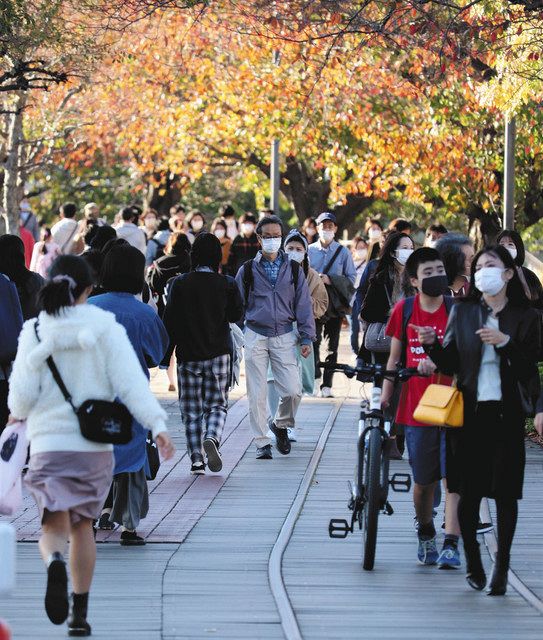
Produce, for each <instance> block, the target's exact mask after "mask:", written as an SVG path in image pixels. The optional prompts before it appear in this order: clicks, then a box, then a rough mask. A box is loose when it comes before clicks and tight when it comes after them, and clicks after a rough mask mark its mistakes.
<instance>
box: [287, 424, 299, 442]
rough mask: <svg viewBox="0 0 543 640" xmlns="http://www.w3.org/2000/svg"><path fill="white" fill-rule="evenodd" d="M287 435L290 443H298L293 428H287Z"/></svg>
mask: <svg viewBox="0 0 543 640" xmlns="http://www.w3.org/2000/svg"><path fill="white" fill-rule="evenodd" d="M287 435H288V439H289V440H290V441H291V442H298V440H296V429H295V428H294V427H287Z"/></svg>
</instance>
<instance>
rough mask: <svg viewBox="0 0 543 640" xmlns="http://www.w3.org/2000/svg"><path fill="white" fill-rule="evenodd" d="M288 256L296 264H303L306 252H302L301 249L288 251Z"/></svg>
mask: <svg viewBox="0 0 543 640" xmlns="http://www.w3.org/2000/svg"><path fill="white" fill-rule="evenodd" d="M287 256H288V257H289V258H290V259H291V260H294V261H295V262H303V260H304V258H305V251H301V250H300V249H287Z"/></svg>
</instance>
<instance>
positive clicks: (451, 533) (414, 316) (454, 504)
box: [383, 247, 460, 569]
mask: <svg viewBox="0 0 543 640" xmlns="http://www.w3.org/2000/svg"><path fill="white" fill-rule="evenodd" d="M405 269H406V272H407V275H408V276H409V279H410V282H411V284H412V286H413V287H415V288H416V289H417V291H418V293H417V295H416V296H415V298H414V299H409V300H401V301H400V302H398V303H397V304H396V305H395V307H394V309H393V311H392V314H391V316H390V320H389V322H388V326H387V330H386V334H387V335H388V336H391V338H392V344H391V349H390V357H389V359H388V363H387V369H394V368H395V367H396V366H397V364H398V362H402V363H404V366H406V367H418V366H419V364H420V363H421V362H424V364H423V365H421V369H423V370H424V371H425V373H428V374H433V373H434V372H435V370H436V367H435V365H434V364H433V362H432V361H431V360H429V359H428V358H427V356H426V353H425V351H424V347H423V346H422V345H421V343H420V342H419V339H418V331H417V329H418V327H432V328H433V329H434V330H435V332H436V334H437V337H438V340H439V341H440V342H443V338H444V336H445V329H446V327H447V319H448V309H450V306H451V305H450V303H449V302H448V301H446V300H445V299H444V295H443V294H444V293H445V292H446V291H447V290H448V284H447V276H446V275H445V267H444V266H443V261H442V259H441V258H440V256H439V254H438V252H437V251H436V250H435V249H431V248H428V247H425V248H422V249H418V250H417V251H415V252H414V253H413V254H411V256H410V257H409V258H408V260H407V263H406V265H405ZM404 307H406V309H411V314H410V317H409V318H407V317H406V313H407V311H405V312H404ZM432 383H440V384H451V383H452V381H451V379H450V378H447V377H446V376H439V379H438V376H437V375H432V376H431V377H426V378H422V377H414V378H410V379H409V380H408V382H406V383H405V384H404V385H403V387H402V393H401V396H400V401H399V403H398V410H397V414H396V424H398V425H403V426H404V428H405V442H406V445H407V450H408V452H409V464H410V465H411V470H412V472H413V480H414V483H415V486H414V489H413V502H414V504H415V512H416V515H417V521H418V537H419V548H418V558H419V561H420V562H421V563H422V564H438V566H439V568H440V569H457V568H459V567H460V555H459V553H458V537H459V535H460V528H459V525H458V517H457V508H458V495H457V494H450V493H448V492H447V493H446V501H445V542H444V543H443V550H442V551H441V553H440V554H439V553H438V551H437V545H436V530H435V527H434V522H433V505H434V492H435V490H436V487H437V486H438V483H439V481H440V479H442V478H444V477H445V430H444V429H443V428H441V427H437V426H436V427H432V426H427V425H423V424H421V423H420V422H417V421H416V420H415V419H414V418H413V412H414V411H415V409H416V407H417V405H418V403H419V400H420V399H421V397H422V395H423V393H424V392H425V390H426V388H427V387H428V385H430V384H432ZM392 392H393V384H392V382H390V381H386V382H385V383H384V385H383V406H384V407H386V406H387V405H388V404H389V402H390V399H391V397H392Z"/></svg>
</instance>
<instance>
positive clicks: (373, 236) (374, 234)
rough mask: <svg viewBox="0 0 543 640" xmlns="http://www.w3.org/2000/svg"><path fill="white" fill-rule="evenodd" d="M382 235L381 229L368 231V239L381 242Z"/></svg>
mask: <svg viewBox="0 0 543 640" xmlns="http://www.w3.org/2000/svg"><path fill="white" fill-rule="evenodd" d="M381 233H382V232H381V229H370V230H369V231H368V237H369V239H370V240H379V238H380V237H381Z"/></svg>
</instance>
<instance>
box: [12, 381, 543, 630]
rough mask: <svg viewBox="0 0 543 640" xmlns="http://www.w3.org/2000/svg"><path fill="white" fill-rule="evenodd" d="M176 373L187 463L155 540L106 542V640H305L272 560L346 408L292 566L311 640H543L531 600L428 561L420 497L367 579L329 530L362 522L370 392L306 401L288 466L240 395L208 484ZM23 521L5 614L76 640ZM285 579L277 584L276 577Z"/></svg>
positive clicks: (399, 505)
mask: <svg viewBox="0 0 543 640" xmlns="http://www.w3.org/2000/svg"><path fill="white" fill-rule="evenodd" d="M161 375H162V374H161ZM161 375H159V376H156V377H155V379H154V381H153V388H154V389H155V392H158V393H159V395H160V396H161V400H162V401H163V403H164V405H165V407H166V408H167V410H168V412H169V414H170V426H171V428H172V431H173V432H174V435H175V438H176V440H177V442H178V446H179V451H178V454H177V456H176V459H175V460H174V461H173V462H172V463H169V464H168V465H164V466H163V468H162V469H161V474H160V476H159V477H158V478H157V480H156V481H155V483H153V487H152V495H151V513H150V515H149V517H148V518H147V520H146V521H145V526H143V525H142V528H141V531H142V532H143V533H144V534H145V535H146V537H147V540H148V542H149V544H147V546H145V547H141V548H135V549H134V548H123V547H120V546H119V545H118V544H117V542H116V540H117V536H118V534H116V533H114V534H109V535H107V536H106V535H104V536H103V539H104V544H100V545H99V548H98V565H97V571H96V578H95V582H94V585H93V591H92V594H91V614H90V621H91V623H92V625H93V637H96V638H104V640H105V639H106V638H107V639H108V640H128V639H135V640H159V639H160V640H161V639H168V640H174V639H181V638H191V639H195V640H198V639H200V638H217V639H222V638H225V639H226V638H254V639H258V638H263V639H266V638H289V640H290V638H295V637H300V636H296V634H295V633H294V632H291V631H288V632H285V629H284V627H283V626H282V622H283V623H285V619H286V618H288V612H289V611H288V606H283V605H282V607H281V611H280V610H278V607H277V605H276V601H275V599H274V597H273V595H272V590H271V586H270V578H269V567H268V564H269V558H270V554H271V553H272V550H273V549H274V547H275V551H274V553H275V554H277V553H281V552H282V549H281V548H279V547H278V546H277V544H276V543H277V540H278V535H279V534H280V531H281V529H282V527H283V526H284V523H285V520H286V519H287V517H288V516H289V513H290V511H291V509H292V507H293V504H295V502H296V498H297V497H299V496H300V495H302V496H303V495H305V494H304V488H303V487H302V481H303V477H304V474H305V473H306V470H307V468H308V465H310V463H311V460H312V457H313V456H314V452H315V449H316V447H317V443H318V440H319V437H320V436H321V433H322V431H323V429H325V427H326V425H327V424H328V425H330V421H331V420H332V419H333V418H334V415H335V413H336V411H338V410H339V413H337V417H336V418H335V421H334V424H333V427H332V429H331V432H330V435H329V437H328V439H327V442H326V446H325V448H324V452H323V455H322V458H321V459H320V463H319V465H318V467H317V469H316V473H315V475H314V477H313V478H312V482H311V484H310V487H309V491H308V492H307V498H306V501H305V503H304V504H303V509H302V512H301V514H300V517H299V518H298V520H297V522H296V525H295V527H294V531H293V535H292V537H291V539H290V541H289V542H288V546H287V547H286V549H285V552H284V556H283V561H282V574H283V578H284V583H285V588H286V591H287V593H288V597H289V598H290V602H291V603H292V607H293V609H294V612H295V616H296V618H295V619H296V620H297V622H298V624H299V629H300V635H301V637H303V638H305V639H307V640H313V638H315V639H317V638H337V639H340V638H341V639H345V638H365V639H368V640H374V639H375V640H377V639H379V640H387V639H388V638H398V637H401V638H406V639H410V638H413V639H415V638H417V639H418V638H423V639H426V638H428V639H430V638H431V639H433V638H438V637H439V638H443V639H445V640H449V639H450V640H453V639H454V640H456V639H459V640H460V639H463V638H469V639H470V640H471V639H472V638H478V639H479V638H484V639H486V638H488V639H490V638H493V639H494V638H504V639H509V638H511V639H513V638H515V639H516V638H522V639H531V638H534V640H535V639H536V638H537V639H538V640H539V639H540V638H541V637H543V616H542V615H541V614H539V613H538V612H537V610H536V609H535V608H534V607H532V606H530V605H529V604H527V602H526V601H525V600H524V599H523V598H522V597H521V596H520V595H518V593H517V592H516V591H514V590H512V589H510V591H509V593H508V595H507V596H506V597H505V598H489V597H487V596H486V595H484V594H478V593H475V592H473V591H472V590H470V589H469V588H468V587H467V586H466V584H465V581H464V578H463V573H462V572H441V571H438V570H437V569H435V568H428V567H420V566H418V565H417V563H416V536H415V532H414V529H413V508H412V503H411V496H410V495H408V494H394V493H392V494H391V502H392V503H393V506H394V507H395V509H396V513H395V514H394V515H393V516H392V517H390V518H387V517H385V516H383V517H381V519H380V531H379V538H378V550H377V558H376V566H375V570H374V571H373V572H372V573H368V572H364V571H362V569H361V534H355V535H353V536H351V537H350V538H348V539H346V540H331V539H329V538H328V534H327V526H328V520H329V518H331V517H346V515H347V513H348V512H347V509H346V502H347V480H348V479H349V478H350V476H351V473H352V469H353V467H354V442H355V440H356V426H355V425H356V418H357V406H358V400H357V398H358V396H359V394H360V385H357V384H353V385H349V384H348V383H347V382H346V381H345V380H343V379H341V377H339V376H338V378H337V384H335V385H334V386H335V387H337V391H336V395H337V399H336V400H321V399H316V398H315V399H313V398H307V399H304V401H303V403H302V407H301V410H300V414H299V424H300V427H301V428H300V439H299V442H298V443H296V444H294V445H293V450H292V453H291V455H290V456H280V455H279V454H278V453H275V457H274V460H272V461H259V462H257V461H256V460H255V459H254V451H253V448H252V447H250V448H249V449H247V447H248V446H249V444H250V440H251V436H250V433H249V427H248V424H247V418H246V414H247V403H246V399H245V398H244V397H243V396H242V390H238V391H237V392H236V393H235V394H234V395H233V398H232V400H233V402H234V404H233V408H232V410H231V412H230V416H229V422H228V429H227V436H228V437H227V439H226V441H225V445H224V449H223V451H224V458H225V470H224V472H223V473H222V474H221V475H208V476H206V477H203V478H197V479H193V478H192V477H191V476H190V475H189V472H188V471H189V464H188V461H187V459H186V457H183V456H184V446H183V445H184V443H183V436H182V434H181V431H180V429H179V426H178V413H177V407H176V403H175V399H174V398H172V395H171V394H170V395H167V394H164V393H162V389H163V388H164V379H163V378H162V377H161ZM340 396H343V398H344V399H342V398H341V397H340ZM345 396H348V397H347V398H346V399H345ZM528 461H529V462H528V467H527V479H526V490H525V500H524V501H523V502H522V503H521V516H520V520H519V530H518V534H517V538H516V545H515V548H514V555H513V567H514V569H515V571H516V572H517V574H518V575H519V577H520V578H521V580H522V581H523V582H524V583H525V584H527V585H528V586H529V587H530V588H531V589H532V591H533V592H535V594H536V595H537V596H538V598H539V599H540V600H541V599H542V598H543V580H542V579H543V545H542V544H541V530H542V526H541V525H542V524H543V523H542V520H543V511H542V510H541V504H540V495H541V483H542V481H543V450H542V449H540V448H539V447H537V446H535V445H529V448H528ZM394 465H395V466H394V470H401V471H404V470H406V468H407V463H406V462H403V461H402V462H398V463H394ZM25 514H26V515H25ZM440 517H441V514H440V515H439V516H438V520H437V522H439V518H440ZM16 524H17V526H18V535H19V538H20V539H21V540H27V541H29V542H27V543H20V544H19V545H18V561H19V571H18V585H17V589H16V592H15V593H14V594H13V595H12V596H11V597H10V598H6V597H4V598H0V617H4V618H7V619H8V620H9V622H10V624H11V625H12V627H13V629H14V638H16V639H17V640H31V639H32V640H35V639H36V638H44V639H46V638H62V637H64V636H65V630H64V628H62V627H61V628H57V627H54V626H53V625H51V624H50V623H49V622H48V620H47V618H46V616H45V613H44V611H43V605H42V600H43V590H44V582H45V575H44V570H43V567H42V564H41V561H40V560H39V555H38V549H37V547H36V544H35V543H34V542H31V541H32V540H35V538H36V533H37V526H36V520H35V512H34V513H33V507H32V505H31V503H30V502H27V504H26V505H25V511H24V512H23V513H21V514H19V516H18V518H17V521H16ZM153 543H155V544H153ZM156 543H160V544H156ZM487 563H489V556H487ZM0 570H1V558H0ZM272 583H273V586H274V588H275V587H277V584H276V581H275V580H272ZM287 604H288V602H287ZM285 624H286V623H285Z"/></svg>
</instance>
